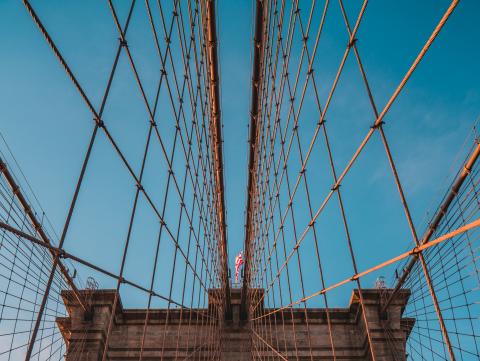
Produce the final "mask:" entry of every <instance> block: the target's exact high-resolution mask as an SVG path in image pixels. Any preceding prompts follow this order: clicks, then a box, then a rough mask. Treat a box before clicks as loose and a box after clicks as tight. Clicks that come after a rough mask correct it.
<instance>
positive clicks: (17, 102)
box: [0, 0, 480, 305]
mask: <svg viewBox="0 0 480 361" xmlns="http://www.w3.org/2000/svg"><path fill="white" fill-rule="evenodd" d="M32 3H33V5H34V7H35V9H36V10H37V12H38V14H39V16H40V18H41V19H42V20H43V22H44V24H45V25H46V27H47V29H48V30H49V31H50V33H51V35H52V37H53V39H54V40H55V42H56V43H57V45H58V47H59V48H60V50H61V52H62V53H63V54H64V56H65V58H66V59H67V62H68V63H69V64H70V66H71V68H72V69H73V71H74V73H75V74H76V75H77V78H78V79H79V81H80V82H81V84H82V85H83V86H84V88H85V90H86V92H87V94H89V95H90V97H91V98H92V99H93V101H94V104H96V105H98V104H99V103H100V100H101V95H102V92H103V89H104V86H105V83H106V79H107V76H108V72H109V68H110V66H111V62H112V59H113V55H114V51H115V49H116V46H117V42H116V39H117V38H118V35H117V33H116V29H115V27H114V23H113V21H112V17H111V15H110V13H109V9H108V6H107V3H106V2H97V1H82V2H74V1H69V2H63V1H61V2H60V1H49V2H40V1H33V2H32ZM117 3H118V4H117ZM348 3H349V4H348V7H347V11H348V14H349V17H350V21H351V23H353V22H354V19H355V18H356V14H357V13H358V10H359V8H360V5H361V2H360V1H351V2H348ZM60 4H61V5H60ZM116 4H117V6H118V8H119V13H120V16H121V17H122V16H123V17H124V15H125V10H126V5H127V4H128V3H127V2H123V1H117V2H116ZM448 5H449V2H448V1H443V0H442V1H433V0H432V1H422V2H418V1H371V2H370V4H369V5H368V7H367V11H366V14H365V17H364V20H363V22H362V25H361V27H360V29H359V32H358V36H357V38H358V47H359V51H360V53H361V56H362V60H363V62H364V66H365V69H366V71H367V75H368V77H369V81H370V84H371V88H372V91H373V94H374V96H375V100H376V102H377V104H378V106H379V108H380V109H383V106H384V104H385V103H386V101H387V100H388V99H389V97H390V95H391V94H392V92H393V91H394V89H395V88H396V86H397V85H398V83H399V82H400V81H401V79H402V77H403V76H404V74H405V72H406V71H407V70H408V68H409V66H410V64H411V63H412V61H413V60H414V59H415V57H416V55H417V54H418V52H419V51H420V49H421V48H422V46H423V45H424V43H425V41H426V39H427V38H428V37H429V36H430V34H431V32H432V30H433V28H434V27H435V25H436V24H437V23H438V21H439V19H440V18H441V16H442V15H443V13H444V11H445V10H446V8H447V7H448ZM301 7H302V6H301ZM304 7H305V8H307V6H304ZM252 13H253V11H252V2H251V1H221V2H219V5H218V19H219V48H220V53H219V56H220V64H221V68H220V71H221V74H220V77H221V93H222V94H221V97H222V117H223V124H224V139H225V143H224V154H225V156H224V159H225V183H226V202H227V212H228V217H227V223H228V242H229V255H230V264H231V265H233V258H234V256H235V254H236V253H237V252H238V251H239V250H240V249H242V247H243V240H244V230H243V224H244V208H245V200H246V196H245V190H246V180H247V137H248V133H247V125H248V122H249V106H250V79H251V43H252V42H251V37H252ZM479 14H480V4H479V3H478V2H476V1H473V0H470V1H468V0H467V1H464V2H461V3H460V5H459V6H458V8H457V9H456V10H455V12H454V14H453V15H452V17H451V19H450V20H449V21H448V23H447V24H446V26H445V28H444V30H443V31H442V32H441V34H440V35H439V37H438V39H437V40H436V41H435V43H434V44H433V46H432V47H431V49H430V50H429V52H428V54H427V56H426V57H425V59H424V60H423V61H422V63H421V64H420V66H419V67H418V69H417V71H416V72H415V74H414V75H413V76H412V78H411V79H410V81H409V82H408V84H407V87H406V89H405V90H404V91H403V92H402V94H401V95H400V96H399V98H398V99H397V101H396V102H395V104H394V106H393V107H392V109H391V110H390V112H389V113H388V115H387V117H386V118H385V122H386V126H385V131H386V134H387V136H388V139H389V141H390V145H391V148H392V152H393V155H394V158H395V160H396V162H397V165H398V170H399V174H400V177H401V179H402V181H403V183H404V186H405V193H406V196H407V199H408V201H409V203H410V205H411V210H412V215H413V218H414V221H415V224H416V226H417V228H418V230H419V233H421V232H422V231H423V230H424V229H425V225H426V223H427V221H428V214H432V212H434V211H435V209H436V205H437V203H436V202H437V201H438V200H439V197H440V196H441V195H442V194H443V193H444V192H445V191H446V189H447V185H448V176H449V175H450V174H451V171H452V168H451V167H452V164H454V165H453V167H454V168H453V170H454V171H456V170H457V169H458V160H459V159H461V158H462V157H464V155H465V149H463V148H462V144H463V143H464V141H465V139H466V138H467V137H468V135H469V133H470V131H471V128H472V126H473V124H474V121H475V120H477V119H478V118H479V115H480V111H479V109H480V88H479V85H478V84H480V70H479V68H478V61H479V59H480V49H479V48H478V47H477V46H474V44H476V43H477V42H478V35H479V34H478V30H477V28H478V25H477V20H478V15H479ZM0 17H1V19H2V20H1V21H0V33H1V34H4V36H3V37H2V48H1V49H2V50H1V51H0V54H1V56H0V84H1V85H0V130H1V132H2V134H3V136H4V137H5V139H6V140H7V142H8V144H9V145H10V147H11V149H12V151H13V153H14V155H15V157H16V158H17V160H18V162H19V164H20V165H21V167H22V170H23V171H24V173H25V175H26V177H27V179H28V180H29V182H30V184H31V185H32V187H33V189H34V191H35V193H36V195H37V196H38V198H39V200H40V202H41V204H42V206H43V208H44V209H45V212H46V213H47V215H48V217H49V218H50V219H51V221H52V223H53V225H54V229H55V230H56V231H57V232H58V233H60V231H61V227H62V224H63V222H64V220H65V217H66V213H67V207H68V204H69V201H70V198H71V195H72V192H73V187H74V181H75V179H76V177H77V175H78V172H79V169H80V165H81V161H82V158H83V154H84V152H85V149H86V146H87V142H88V139H89V135H90V132H91V129H92V125H93V122H92V119H91V114H90V113H89V111H88V109H87V108H86V107H85V106H84V103H83V101H82V100H81V98H80V97H79V95H78V93H77V92H76V90H75V89H74V87H73V86H72V84H71V82H70V80H69V79H68V77H67V76H66V75H65V73H64V71H63V69H62V68H61V66H60V65H59V63H58V61H57V59H56V58H55V57H54V56H53V54H52V52H51V50H50V49H49V48H48V46H47V44H46V42H45V41H44V39H43V37H42V35H41V34H40V32H39V31H38V29H37V28H36V27H35V25H34V23H33V22H32V20H31V19H30V17H29V15H28V13H27V11H26V10H25V9H24V8H23V6H22V5H21V3H20V2H16V1H7V0H0ZM146 20H147V17H146V11H145V6H144V4H143V2H140V3H139V4H138V5H137V7H136V9H135V13H134V15H133V18H132V24H131V29H130V30H129V32H130V33H129V35H128V37H127V38H128V39H129V44H130V47H131V49H132V53H133V55H134V57H135V59H136V60H137V61H138V68H139V73H140V76H141V77H142V79H144V80H145V84H146V92H147V95H149V96H150V97H152V96H153V91H154V86H155V82H156V79H157V78H156V75H157V74H158V64H157V61H156V58H155V56H156V55H155V52H154V47H153V42H152V41H151V34H150V29H149V27H148V23H147V22H146ZM314 23H315V21H314ZM316 23H318V19H317V20H316ZM145 39H146V40H145ZM347 41H348V37H347V34H346V30H345V27H344V24H343V20H342V18H341V13H340V10H339V7H338V4H337V2H335V1H333V2H332V4H331V8H330V10H329V13H328V16H327V21H326V25H325V31H324V35H323V38H322V42H321V45H320V47H319V53H318V54H317V59H319V60H318V65H316V69H315V71H316V76H317V82H318V84H319V85H320V97H321V101H322V102H323V103H324V102H325V98H326V96H327V94H328V90H329V88H330V85H331V83H332V81H333V77H334V75H335V72H336V69H337V67H338V63H339V60H340V59H341V56H342V54H343V51H344V49H345V45H346V43H347ZM295 46H299V45H298V44H296V45H295ZM294 61H295V60H294ZM294 61H293V62H294ZM312 100H313V99H308V98H307V104H306V105H305V109H304V111H303V114H304V116H305V118H308V116H309V112H310V111H311V112H312V114H314V111H313V110H312V109H311V106H312V105H311V102H312ZM309 101H310V102H309ZM105 112H106V119H105V121H106V123H107V124H108V125H109V127H110V128H111V130H112V133H113V134H115V136H116V137H117V139H118V142H119V143H120V144H121V145H122V147H123V148H124V149H125V150H126V152H127V154H128V157H129V159H131V160H132V163H133V164H134V165H136V166H138V165H139V163H140V160H141V152H142V147H143V144H142V141H141V139H144V138H143V136H144V132H145V130H146V129H147V125H148V123H147V114H146V112H145V109H144V107H143V104H142V102H141V98H140V96H139V93H138V90H137V88H136V86H135V83H134V79H133V77H132V74H131V71H130V69H129V64H128V62H127V58H126V57H125V55H122V57H121V59H120V64H119V75H118V77H116V79H115V80H114V84H113V88H112V94H111V97H110V100H109V102H108V103H107V108H106V111H105ZM138 119H142V120H144V121H141V122H138V121H134V120H138ZM327 119H328V126H329V131H330V138H331V142H332V148H333V150H334V153H335V161H336V165H337V168H338V169H342V168H343V167H344V166H345V164H346V162H347V161H348V159H349V158H350V157H351V155H352V153H353V151H354V150H355V149H356V147H357V146H358V144H359V142H360V140H361V139H362V138H363V136H364V135H365V134H366V132H367V130H368V127H369V125H371V124H372V123H373V120H374V119H373V114H372V111H371V108H370V106H369V104H368V99H367V97H366V94H365V91H364V89H363V85H362V83H361V78H360V75H359V73H358V69H357V67H356V63H355V59H354V58H353V57H350V58H349V60H348V61H347V64H346V68H345V71H344V73H343V75H342V78H341V80H340V83H339V87H338V90H337V91H336V94H335V97H334V101H333V102H332V106H331V108H330V109H329V112H328V113H327ZM163 131H164V132H165V137H166V138H167V140H166V141H167V143H168V142H169V141H170V140H168V137H169V134H171V133H169V132H170V131H171V128H168V127H167V126H166V127H165V128H164V129H163ZM310 131H311V129H310V128H308V126H307V127H305V128H300V134H301V135H302V139H303V137H305V138H304V139H305V142H306V141H307V139H310V138H309V136H310V134H311V133H310ZM305 146H306V144H305ZM2 147H3V146H2ZM2 151H5V149H4V147H3V148H2ZM319 151H320V150H319ZM322 157H324V156H322V155H321V154H320V153H319V154H318V157H317V158H312V159H313V160H312V162H313V164H317V163H316V161H318V162H319V163H318V172H319V173H318V174H320V175H321V174H322V173H321V172H326V173H325V174H327V175H328V176H329V173H328V172H329V170H328V168H326V167H325V168H322V164H323V163H322V162H323V161H324V158H322ZM458 157H459V158H458ZM158 161H159V162H161V160H160V159H158ZM455 161H457V163H455ZM312 167H314V166H312ZM312 179H313V183H312V184H313V188H314V193H313V196H314V198H315V201H314V203H315V204H317V205H318V204H319V203H321V200H322V199H323V198H322V197H323V196H324V194H325V192H326V191H328V186H329V185H331V183H332V182H331V180H330V178H328V177H326V178H320V176H319V178H318V183H317V178H315V175H312ZM164 181H165V180H164V179H156V178H155V176H154V175H153V174H152V175H151V176H150V177H149V176H148V175H147V182H150V184H149V185H150V186H151V187H152V188H155V189H157V188H158V190H157V191H154V192H153V193H154V197H161V196H162V194H161V191H160V187H156V185H158V184H163V183H162V182H164ZM156 182H157V183H156ZM315 185H318V187H315ZM311 186H312V185H311ZM343 189H344V197H345V203H346V207H347V213H348V214H349V219H350V225H351V230H352V234H353V242H354V247H355V251H356V252H357V255H358V263H359V269H364V268H367V267H369V266H372V265H374V264H376V263H378V262H380V261H382V260H385V259H388V258H390V257H393V256H395V255H396V254H398V253H400V252H401V251H403V250H405V249H406V248H407V247H408V246H410V245H411V239H410V236H409V231H408V228H407V225H406V222H405V218H404V217H403V214H402V211H401V208H400V203H399V200H398V195H397V193H396V190H395V186H394V183H393V181H392V177H391V174H390V173H389V169H388V165H387V162H386V158H385V155H384V152H383V149H382V146H381V142H380V139H379V138H378V137H374V139H372V141H371V142H370V143H369V145H368V146H367V148H366V149H365V152H364V154H363V155H362V156H361V157H360V159H359V161H358V162H357V164H356V165H355V167H354V168H353V169H352V172H351V173H350V174H349V176H348V177H347V178H346V180H345V184H344V186H343ZM134 191H135V189H134V187H133V184H132V182H131V179H130V178H129V177H128V175H127V174H126V173H125V171H124V170H123V168H122V166H121V164H120V163H119V161H118V159H117V158H116V157H115V155H114V154H113V153H112V151H111V148H110V146H109V145H108V144H107V143H106V141H105V138H104V137H100V138H99V140H98V143H97V144H96V146H95V148H94V154H93V158H92V162H91V164H90V166H89V169H88V172H87V178H86V187H85V189H84V190H83V191H82V193H81V195H80V199H79V204H78V208H77V212H76V213H75V215H74V219H73V222H72V227H71V230H70V232H69V236H68V237H67V240H66V243H65V247H66V249H67V250H69V251H71V252H72V253H75V254H78V255H80V256H82V257H85V258H86V259H89V260H92V261H94V262H100V263H101V264H103V265H104V266H105V267H107V268H109V269H111V270H113V271H115V270H116V269H117V267H118V266H117V265H118V261H115V260H118V259H119V257H120V255H121V248H122V247H119V246H118V245H119V244H122V242H123V239H124V237H125V233H126V229H125V227H126V221H127V220H128V217H129V212H130V205H131V202H132V198H133V195H134ZM156 199H157V198H156ZM158 199H160V198H158ZM142 207H143V208H142ZM332 207H333V206H332ZM140 208H141V209H144V208H147V207H146V205H145V204H141V205H140ZM305 212H306V210H305ZM428 212H430V213H428ZM141 214H142V216H141V217H139V221H138V222H139V224H138V225H139V228H140V229H142V232H141V233H139V234H138V235H136V236H137V237H136V238H135V237H134V240H135V242H138V243H136V245H138V247H137V246H136V247H132V252H131V253H129V256H128V258H127V275H129V276H131V277H132V278H133V279H135V280H136V281H138V282H140V283H141V284H146V283H148V282H147V281H146V280H145V277H144V272H145V270H144V269H143V268H142V267H138V264H139V263H141V264H143V263H144V262H146V261H144V260H145V259H147V258H148V255H149V254H151V247H152V244H153V242H152V239H154V238H155V234H156V230H155V227H154V226H153V225H154V223H155V220H154V219H153V218H152V215H151V214H150V215H149V212H148V211H146V210H145V211H144V212H142V213H141ZM171 217H172V218H173V219H174V218H175V217H174V216H171ZM167 218H168V215H167ZM339 226H340V224H339V219H338V217H337V216H335V215H334V212H333V210H332V211H331V212H330V210H327V211H326V213H325V215H324V216H322V217H321V219H320V220H319V227H322V231H323V233H322V235H323V239H324V241H323V243H322V244H323V247H324V248H323V254H324V255H325V257H324V259H325V267H326V269H327V270H328V273H329V277H328V281H327V283H333V282H335V281H338V280H341V279H343V278H345V277H347V276H349V275H351V273H352V271H351V266H350V263H349V260H348V258H347V257H348V255H347V253H345V252H346V247H345V246H346V244H345V243H342V242H344V240H343V239H342V238H341V237H340V236H339V235H340V234H341V229H340V228H339ZM306 247H310V246H306ZM306 250H307V251H306V253H307V254H305V255H303V256H304V257H305V260H306V261H305V265H306V267H313V263H312V262H313V260H310V259H309V255H308V248H306ZM164 251H165V252H169V251H170V250H168V249H165V250H164ZM107 254H108V256H106V255H107ZM162 254H163V253H162ZM165 254H167V253H165ZM148 262H150V261H148ZM148 262H147V263H148ZM83 272H84V273H83V274H82V275H83V276H84V277H87V276H88V275H89V274H88V271H87V270H83ZM385 275H386V276H389V274H388V273H386V274H385ZM96 277H99V276H97V275H96ZM375 277H376V276H375ZM99 280H100V286H101V287H112V286H113V285H114V283H112V281H109V280H107V279H104V278H102V277H99ZM373 280H374V278H372V279H371V278H367V280H366V281H365V284H366V285H367V286H368V285H371V284H372V283H373ZM308 287H309V290H310V291H312V292H313V291H315V290H318V289H319V285H318V283H314V282H312V283H311V284H310V285H309V286H308ZM344 295H345V293H342V292H340V293H339V294H338V298H335V300H336V302H337V303H338V305H342V304H345V303H346V298H345V297H344ZM137 296H138V295H132V296H131V304H132V305H138V302H137V301H139V299H140V298H138V297H137ZM335 297H337V296H335ZM139 302H141V301H139ZM127 304H128V303H127Z"/></svg>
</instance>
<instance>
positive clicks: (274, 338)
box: [57, 289, 414, 361]
mask: <svg viewBox="0 0 480 361" xmlns="http://www.w3.org/2000/svg"><path fill="white" fill-rule="evenodd" d="M85 292H86V291H85ZM262 292H263V290H258V294H259V295H261V294H262ZM387 292H390V291H389V290H387ZM380 295H381V292H380V291H379V290H363V298H364V303H365V309H366V318H367V320H368V324H369V331H370V335H371V338H372V342H373V349H374V352H375V358H376V360H377V361H387V360H388V361H389V360H396V361H403V360H405V344H406V340H407V338H408V334H409V332H410V330H411V328H412V327H413V323H414V320H413V319H405V318H402V313H403V311H404V308H405V305H406V303H407V301H408V297H409V295H410V292H409V291H408V290H401V291H400V292H398V293H397V295H396V298H395V300H394V302H392V303H391V305H390V306H389V308H388V310H387V312H386V313H385V314H383V315H380V312H379V304H380ZM62 296H63V299H64V302H65V305H66V307H67V310H68V313H69V317H67V318H58V319H57V324H58V327H59V328H60V330H61V331H62V334H63V337H64V339H65V341H66V343H67V347H68V352H67V356H66V359H67V361H70V360H79V361H97V360H101V356H102V353H103V349H104V347H105V340H106V333H107V329H108V322H109V319H110V315H111V313H112V306H113V300H114V297H115V291H114V290H97V291H94V292H93V294H91V295H90V296H89V298H90V300H91V305H92V314H91V316H90V317H89V316H88V315H85V314H84V313H83V312H82V310H81V308H80V307H79V305H78V304H77V303H76V302H75V299H74V297H72V295H71V293H70V292H69V291H65V292H63V293H62ZM218 299H219V298H218V290H210V291H209V307H208V309H191V310H189V309H178V308H175V309H170V310H166V309H152V310H150V311H148V318H147V322H146V321H145V320H146V317H147V311H146V310H142V309H124V308H123V307H122V304H121V302H118V304H117V307H116V310H115V317H114V323H113V328H112V333H111V336H110V339H109V345H108V359H109V360H138V359H139V358H140V352H141V351H140V350H141V349H142V343H143V353H142V359H143V360H173V359H177V360H183V359H186V358H188V359H194V360H195V359H205V358H206V357H207V356H210V357H211V356H212V355H215V358H217V359H221V360H233V361H236V360H238V361H244V360H251V359H252V355H256V356H261V357H266V356H272V357H273V358H275V359H279V358H281V357H280V356H279V354H280V355H281V356H282V357H284V358H286V359H294V360H312V359H313V360H332V359H333V351H332V344H331V340H333V344H334V349H335V356H336V358H337V359H338V360H343V361H348V360H352V361H353V360H370V354H369V347H368V340H367V333H366V328H365V325H364V320H363V313H362V309H361V307H360V304H359V299H358V292H357V291H354V292H353V293H352V297H351V299H350V306H349V307H348V308H345V309H340V308H331V309H328V310H326V309H320V308H311V309H307V310H305V309H303V308H295V309H284V310H281V311H278V312H275V313H272V314H271V315H270V316H268V317H265V318H262V319H261V321H260V320H257V321H255V322H250V323H249V322H248V321H247V320H242V319H241V317H240V312H239V308H240V290H239V289H233V290H232V293H231V300H232V313H231V317H228V318H227V319H224V318H223V317H217V314H218V313H219V312H220V308H218V307H217V306H218ZM270 311H274V310H272V309H263V308H262V312H261V314H262V313H265V314H268V313H269V312H270ZM327 315H328V318H327ZM86 316H87V317H86ZM328 319H330V325H331V330H332V337H330V333H329V327H328ZM144 330H146V332H144ZM144 333H145V337H144V338H143V337H142V335H143V334H144ZM267 344H269V345H271V347H273V348H274V349H275V350H273V349H272V348H271V347H270V346H268V345H267ZM277 352H278V353H277Z"/></svg>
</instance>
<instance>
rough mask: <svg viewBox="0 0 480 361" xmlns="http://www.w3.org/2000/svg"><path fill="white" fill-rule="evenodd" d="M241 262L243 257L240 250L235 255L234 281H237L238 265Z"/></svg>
mask: <svg viewBox="0 0 480 361" xmlns="http://www.w3.org/2000/svg"><path fill="white" fill-rule="evenodd" d="M242 264H243V257H242V252H240V253H239V254H238V256H237V257H235V282H238V271H239V270H240V266H241V265H242Z"/></svg>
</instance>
